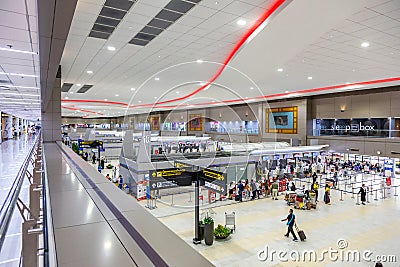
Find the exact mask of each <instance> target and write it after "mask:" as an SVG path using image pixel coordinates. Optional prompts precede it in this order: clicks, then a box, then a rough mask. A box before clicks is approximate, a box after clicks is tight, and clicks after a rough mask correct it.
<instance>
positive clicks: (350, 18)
mask: <svg viewBox="0 0 400 267" xmlns="http://www.w3.org/2000/svg"><path fill="white" fill-rule="evenodd" d="M121 1H122V2H123V0H121ZM125 1H127V0H125ZM112 2H113V1H112V0H108V1H107V2H106V1H105V0H78V3H77V6H76V10H75V14H74V17H73V20H72V24H71V28H70V31H69V35H68V38H67V41H66V45H65V49H64V52H63V55H62V59H61V70H62V83H65V84H68V83H69V84H71V87H70V88H69V89H68V88H66V89H65V91H66V92H64V93H62V97H63V104H62V106H63V111H62V112H63V116H89V117H101V116H117V115H121V114H122V113H144V112H148V111H151V110H165V109H172V108H195V107H204V106H212V105H223V104H226V103H240V102H243V101H260V100H262V99H275V98H288V97H298V96H303V95H310V94H320V93H327V92H334V91H348V90H362V89H368V88H376V87H383V86H389V85H395V84H400V78H398V77H399V76H400V75H399V73H398V70H399V69H400V1H398V0H353V1H348V0H329V1H328V0H326V1H319V0H307V1H289V0H286V1H284V0H280V1H279V0H267V1H265V0H240V1H237V0H219V1H218V0H217V1H216V0H214V1H211V0H202V1H199V0H197V1H194V0H184V2H185V3H186V4H187V5H189V6H192V8H191V9H190V10H189V11H187V12H186V13H185V12H181V13H180V12H172V13H174V14H175V15H177V14H178V15H177V16H179V19H177V20H176V22H174V23H172V25H171V26H169V27H168V28H166V29H161V30H160V29H156V28H151V30H158V31H157V34H156V35H155V36H151V41H150V42H148V43H147V42H146V43H147V44H146V45H145V46H140V45H134V44H130V43H129V42H131V40H132V38H134V37H137V36H139V37H140V35H138V33H139V32H140V31H143V30H144V29H145V28H144V27H146V25H147V24H151V23H152V20H153V19H154V17H159V16H160V14H161V13H159V12H160V11H161V12H164V13H165V12H166V9H167V7H168V8H169V7H170V6H171V5H168V4H171V3H170V2H171V0H158V1H152V0H138V1H136V2H134V3H133V4H132V3H130V5H129V7H130V8H125V11H124V10H122V11H121V10H119V12H120V13H121V14H122V17H121V18H120V20H118V21H117V22H116V24H118V25H117V26H116V27H108V28H107V27H104V25H95V22H96V21H97V22H99V15H100V17H103V16H101V15H104V14H105V13H104V9H109V8H108V7H107V6H110V5H112ZM172 2H174V3H176V2H182V1H180V0H172ZM164 7H165V8H164ZM163 8H164V10H163ZM162 10H163V11H162ZM272 11H274V12H273V13H272V14H269V13H271V12H272ZM167 12H169V13H171V11H168V10H167ZM107 16H108V15H107ZM110 16H111V15H110ZM167 19H168V18H167ZM265 19H266V20H265ZM239 20H243V21H245V22H246V24H245V25H239V24H238V21H239ZM264 20H265V23H262V22H263V21H264ZM96 24H99V23H96ZM168 24H171V23H168ZM242 24H243V23H242ZM100 26H103V27H100ZM256 26H259V27H256ZM147 29H148V28H147ZM93 30H95V31H100V32H101V31H108V30H110V32H112V33H111V34H110V33H108V34H106V36H107V37H108V38H107V39H100V38H94V37H89V35H93ZM254 31H255V32H254ZM91 32H92V34H91ZM160 32H161V33H160ZM253 32H254V33H253ZM251 33H253V34H252V35H250V34H251ZM256 33H258V34H256ZM249 35H250V36H249ZM142 36H143V35H142ZM146 37H148V36H146V35H144V37H140V38H143V39H146ZM362 44H363V45H364V46H365V47H362ZM112 48H115V50H114V49H112ZM110 49H111V50H113V51H110ZM199 60H201V61H199ZM221 63H222V64H221ZM224 63H229V64H228V65H225V64H224ZM278 70H279V71H278ZM388 78H394V79H390V80H388ZM210 82H212V84H211V86H208V85H209V83H210ZM84 85H89V86H91V87H90V88H89V89H88V90H87V91H85V92H84V93H78V91H79V90H80V89H81V88H82V87H83V86H84ZM199 88H200V89H199ZM127 107H129V108H127Z"/></svg>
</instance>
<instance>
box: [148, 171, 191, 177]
mask: <svg viewBox="0 0 400 267" xmlns="http://www.w3.org/2000/svg"><path fill="white" fill-rule="evenodd" d="M184 172H185V170H182V169H171V170H158V171H154V172H153V173H152V174H151V176H152V177H171V176H179V175H181V174H182V173H184Z"/></svg>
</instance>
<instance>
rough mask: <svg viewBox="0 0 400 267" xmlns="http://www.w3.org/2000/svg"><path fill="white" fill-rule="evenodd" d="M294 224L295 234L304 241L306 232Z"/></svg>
mask: <svg viewBox="0 0 400 267" xmlns="http://www.w3.org/2000/svg"><path fill="white" fill-rule="evenodd" d="M294 226H295V227H296V231H297V234H298V235H299V238H300V240H301V241H305V240H306V238H307V237H306V234H305V233H304V231H303V230H300V229H299V228H298V227H297V224H295V225H294Z"/></svg>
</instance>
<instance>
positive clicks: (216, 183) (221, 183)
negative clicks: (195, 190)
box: [199, 169, 226, 194]
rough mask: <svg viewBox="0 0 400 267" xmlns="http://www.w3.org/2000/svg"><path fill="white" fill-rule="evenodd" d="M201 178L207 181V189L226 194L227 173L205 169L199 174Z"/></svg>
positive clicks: (205, 184) (205, 185)
mask: <svg viewBox="0 0 400 267" xmlns="http://www.w3.org/2000/svg"><path fill="white" fill-rule="evenodd" d="M199 178H200V179H202V180H204V181H205V183H204V187H205V188H208V189H210V190H213V191H215V192H218V193H220V194H226V173H222V172H218V171H214V170H210V169H204V170H201V171H200V172H199Z"/></svg>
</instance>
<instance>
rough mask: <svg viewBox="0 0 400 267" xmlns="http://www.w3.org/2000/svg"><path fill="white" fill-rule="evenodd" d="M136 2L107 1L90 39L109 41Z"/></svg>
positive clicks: (128, 0)
mask: <svg viewBox="0 0 400 267" xmlns="http://www.w3.org/2000/svg"><path fill="white" fill-rule="evenodd" d="M135 2H136V0H107V1H106V2H105V3H104V6H103V8H102V9H101V11H100V14H99V16H98V17H97V19H96V21H95V23H94V25H93V27H92V30H91V31H90V33H89V37H93V38H100V39H108V38H109V37H110V35H111V34H112V33H113V32H114V30H115V28H116V27H117V26H118V24H119V23H120V22H121V20H122V19H123V18H124V17H125V15H126V13H128V11H129V10H130V9H131V7H132V5H133V4H134V3H135Z"/></svg>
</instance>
